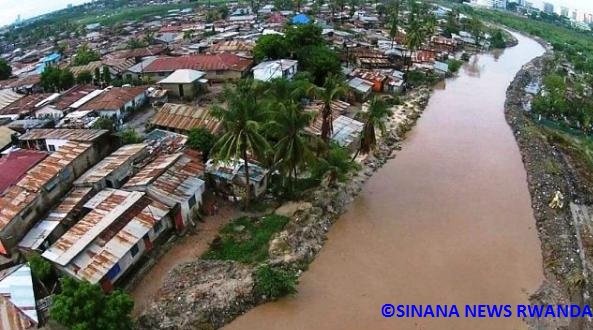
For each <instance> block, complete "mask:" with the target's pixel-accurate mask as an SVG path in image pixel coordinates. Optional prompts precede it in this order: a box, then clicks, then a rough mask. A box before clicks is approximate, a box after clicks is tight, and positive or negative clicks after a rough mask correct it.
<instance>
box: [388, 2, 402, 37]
mask: <svg viewBox="0 0 593 330" xmlns="http://www.w3.org/2000/svg"><path fill="white" fill-rule="evenodd" d="M399 10H400V0H394V2H393V8H390V11H389V36H390V37H391V48H393V45H394V44H395V38H396V37H397V33H398V29H399Z"/></svg>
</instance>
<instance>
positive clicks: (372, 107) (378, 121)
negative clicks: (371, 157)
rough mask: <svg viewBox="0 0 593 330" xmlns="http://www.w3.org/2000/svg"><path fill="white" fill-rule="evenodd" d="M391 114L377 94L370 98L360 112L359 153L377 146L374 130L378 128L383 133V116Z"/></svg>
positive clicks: (365, 152)
mask: <svg viewBox="0 0 593 330" xmlns="http://www.w3.org/2000/svg"><path fill="white" fill-rule="evenodd" d="M392 114H393V112H392V111H391V110H390V109H389V107H388V106H387V104H386V103H385V101H383V100H382V99H380V98H378V97H377V96H375V97H373V98H372V99H371V101H370V104H369V108H368V110H367V111H366V112H363V113H361V117H362V121H363V122H364V127H363V129H362V134H361V138H360V149H359V152H360V153H362V154H368V153H369V152H371V150H373V149H375V147H376V146H377V136H376V132H375V130H376V129H379V131H380V132H381V134H384V133H385V129H386V128H385V118H386V117H388V116H391V115H392ZM357 154H358V152H357ZM355 158H356V156H355Z"/></svg>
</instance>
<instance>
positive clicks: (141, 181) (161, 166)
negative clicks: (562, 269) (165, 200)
mask: <svg viewBox="0 0 593 330" xmlns="http://www.w3.org/2000/svg"><path fill="white" fill-rule="evenodd" d="M181 155H182V154H181V153H174V154H171V155H168V154H163V155H160V156H159V157H157V158H155V159H154V160H153V161H152V162H150V163H149V164H148V165H146V166H144V167H143V168H142V169H141V170H140V171H139V172H138V173H136V175H134V176H133V177H132V178H130V180H128V182H126V184H125V185H124V186H123V187H122V188H123V189H134V188H137V187H142V186H146V185H148V184H150V183H151V182H152V181H154V180H155V179H156V178H157V177H158V176H159V175H161V174H163V172H165V171H166V170H167V169H168V168H169V167H170V166H171V165H173V163H174V162H175V161H177V159H179V157H181Z"/></svg>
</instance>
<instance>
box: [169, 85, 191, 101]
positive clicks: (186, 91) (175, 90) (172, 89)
mask: <svg viewBox="0 0 593 330" xmlns="http://www.w3.org/2000/svg"><path fill="white" fill-rule="evenodd" d="M160 85H161V87H163V88H164V89H166V90H167V91H168V94H169V95H173V96H174V97H177V98H181V96H180V95H179V85H180V84H160ZM181 85H182V86H183V97H184V98H192V99H193V98H195V97H196V96H197V94H198V88H197V87H196V86H195V85H194V84H181Z"/></svg>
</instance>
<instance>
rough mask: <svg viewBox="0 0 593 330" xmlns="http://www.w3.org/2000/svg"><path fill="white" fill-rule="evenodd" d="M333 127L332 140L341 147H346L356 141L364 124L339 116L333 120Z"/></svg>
mask: <svg viewBox="0 0 593 330" xmlns="http://www.w3.org/2000/svg"><path fill="white" fill-rule="evenodd" d="M333 127H334V133H333V135H332V140H334V141H336V142H337V143H338V144H339V145H341V146H342V147H346V146H349V145H350V144H352V142H354V141H356V139H358V137H359V136H360V132H362V129H363V127H364V124H363V123H361V122H359V121H358V120H354V119H352V118H349V117H346V116H339V117H338V118H336V119H335V120H334V122H333Z"/></svg>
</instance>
